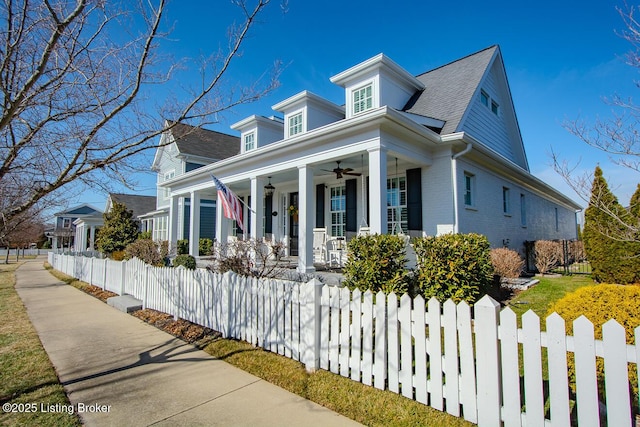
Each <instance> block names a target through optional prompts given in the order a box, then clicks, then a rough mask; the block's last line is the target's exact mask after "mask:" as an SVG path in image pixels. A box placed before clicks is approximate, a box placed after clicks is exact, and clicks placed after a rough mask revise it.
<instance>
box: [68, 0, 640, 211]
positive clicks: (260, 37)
mask: <svg viewBox="0 0 640 427" xmlns="http://www.w3.org/2000/svg"><path fill="white" fill-rule="evenodd" d="M616 5H618V6H624V4H623V3H621V2H620V3H617V2H606V1H595V0H590V1H561V2H560V3H559V4H558V3H557V2H551V1H546V0H545V1H538V2H530V3H529V4H521V2H514V1H494V2H472V1H462V2H455V3H448V2H437V3H436V2H429V1H408V0H395V1H393V2H390V1H345V0H342V1H337V0H327V1H315V2H314V1H311V2H307V1H299V0H290V1H289V3H288V5H287V11H286V13H283V11H282V10H281V5H280V3H279V2H278V1H277V0H272V3H271V4H270V5H269V7H268V8H267V10H266V11H265V13H264V14H263V15H262V16H261V17H260V22H259V24H258V25H257V26H256V27H254V28H253V30H252V32H251V33H250V36H249V38H248V39H247V41H246V43H245V44H244V47H243V56H242V57H241V58H239V60H238V61H237V62H236V63H235V64H234V65H233V67H232V68H231V74H230V75H229V77H230V78H232V79H233V80H236V81H239V82H243V81H244V82H246V81H250V80H251V79H255V78H257V77H259V76H260V75H261V74H262V73H263V72H264V71H265V70H267V69H268V68H269V67H270V66H271V65H272V64H273V62H274V61H275V60H281V61H282V62H283V63H284V64H285V65H286V69H285V70H284V72H283V74H282V77H281V79H280V80H281V87H280V88H279V89H277V90H276V91H275V92H273V93H272V94H271V95H270V96H269V97H267V98H264V99H263V100H261V101H259V102H257V103H254V104H251V105H246V106H242V107H241V108H238V109H237V110H236V111H234V112H232V113H229V114H227V115H225V116H223V117H220V123H219V124H217V125H215V126H211V128H212V129H214V130H218V131H222V132H228V133H234V131H232V130H231V129H230V128H229V126H230V125H231V124H232V123H235V122H236V121H238V120H240V119H242V118H244V117H247V116H249V115H251V114H261V115H271V114H274V112H273V110H271V106H272V105H274V104H276V103H277V102H279V101H281V100H283V99H285V98H287V97H289V96H291V95H293V94H296V93H298V92H300V91H302V90H310V91H312V92H314V93H316V94H318V95H320V96H323V97H325V98H327V99H329V100H331V101H334V102H336V103H338V104H342V103H344V100H343V92H342V90H341V89H340V88H339V87H337V86H335V85H333V84H332V83H330V82H329V78H330V77H331V76H333V75H335V74H337V73H339V72H341V71H343V70H345V69H347V68H349V67H351V66H352V65H355V64H357V63H359V62H361V61H363V60H365V59H367V58H370V57H372V56H374V55H376V54H378V53H380V52H383V53H385V54H386V55H387V56H389V57H390V58H392V59H393V60H394V61H396V62H397V63H398V64H400V65H401V66H403V67H404V68H405V69H407V70H408V71H409V72H411V73H412V74H420V73H422V72H424V71H427V70H430V69H432V68H435V67H438V66H440V65H443V64H446V63H448V62H451V61H453V60H456V59H458V58H461V57H464V56H466V55H468V54H471V53H473V52H476V51H478V50H481V49H484V48H486V47H488V46H491V45H493V44H498V45H500V48H501V50H502V54H503V58H504V63H505V67H506V71H507V76H508V79H509V83H510V86H511V92H512V96H513V102H514V104H515V109H516V114H517V116H518V121H519V124H520V130H521V133H522V137H523V140H524V144H525V149H526V152H527V156H528V160H529V166H530V169H531V171H532V173H533V174H534V175H536V176H537V177H539V178H541V179H543V180H544V181H546V182H548V183H549V184H551V185H553V186H554V187H556V188H558V189H560V190H561V191H563V192H565V193H566V194H567V195H569V196H570V197H572V198H574V199H575V200H576V201H577V202H579V203H582V202H581V201H580V200H579V199H578V197H577V196H575V195H574V194H573V193H571V192H570V190H569V189H568V188H567V187H566V185H565V184H564V182H563V181H562V179H561V178H560V177H559V176H558V175H557V174H556V173H555V172H554V171H553V170H552V167H551V156H550V153H551V150H552V149H553V150H554V151H555V152H557V153H558V154H559V155H560V157H561V158H563V159H566V160H568V161H571V162H573V163H576V162H578V161H579V162H580V163H579V165H578V167H577V170H576V172H579V171H586V172H592V171H593V169H594V168H595V165H596V164H597V163H600V165H601V167H602V168H603V170H604V174H605V177H606V178H607V180H608V182H609V186H610V187H611V188H612V190H613V191H614V193H615V194H616V195H617V196H618V198H619V199H620V201H621V202H622V203H627V202H628V200H629V198H630V196H631V194H632V193H633V191H634V190H635V187H636V185H637V183H638V182H640V176H639V175H638V174H637V173H636V172H633V171H631V170H629V169H625V168H617V167H614V165H613V164H611V163H610V162H609V161H608V159H607V156H606V154H603V153H601V152H599V151H597V150H595V149H592V148H590V147H588V146H587V145H586V144H584V143H583V142H581V141H580V140H578V139H577V138H576V137H574V136H572V135H571V134H569V133H568V132H567V131H566V130H565V129H563V127H562V122H563V121H564V120H571V119H576V118H582V119H584V120H587V121H593V120H595V119H596V118H597V117H602V118H606V117H610V116H611V107H610V106H608V105H606V104H605V103H604V102H603V98H604V97H607V96H611V95H614V94H620V95H623V96H632V95H635V91H637V88H636V86H635V84H634V80H635V79H637V71H636V70H635V69H633V68H631V67H629V66H628V65H626V64H625V63H624V55H625V54H626V52H628V51H629V50H630V49H631V45H630V44H629V43H628V42H626V41H625V40H623V39H622V38H621V37H620V36H619V35H618V34H616V32H621V31H622V30H623V29H624V24H623V21H622V19H621V18H620V16H619V14H618V12H617V11H616V9H615V6H616ZM167 18H168V21H169V22H170V23H173V24H174V31H173V34H172V36H171V39H172V41H171V43H170V44H169V45H168V46H169V48H170V49H171V50H172V51H173V54H174V55H175V56H177V57H184V56H186V57H194V58H195V57H198V56H199V55H201V54H203V53H207V52H211V51H212V49H217V47H218V46H224V45H225V43H226V40H225V34H226V29H227V27H228V26H229V24H230V23H231V22H233V20H237V19H239V14H238V10H237V7H235V6H233V5H232V4H231V2H230V1H228V0H218V1H215V2H211V1H205V0H202V1H187V2H178V1H174V2H173V3H171V5H170V7H169V11H168V14H167ZM189 73H191V75H193V76H196V77H197V76H198V73H197V69H196V68H195V67H194V68H193V69H191V70H186V71H185V75H188V74H189ZM159 96H160V97H161V94H159ZM144 161H146V162H148V163H149V165H150V164H151V159H150V158H147V159H144ZM136 180H137V181H138V183H139V186H138V189H137V190H138V191H136V192H137V193H139V194H151V195H154V194H155V175H153V174H148V175H146V176H145V175H140V176H138V177H136ZM122 192H131V190H127V189H122ZM105 200H106V195H105V194H102V193H96V192H93V191H91V190H90V189H89V190H87V191H86V192H85V193H83V194H82V195H81V196H79V197H78V198H77V199H76V200H75V201H70V204H74V202H77V203H75V204H80V203H85V202H86V203H90V204H93V205H94V206H96V207H99V208H101V209H102V208H104V204H105Z"/></svg>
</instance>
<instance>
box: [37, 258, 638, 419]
mask: <svg viewBox="0 0 640 427" xmlns="http://www.w3.org/2000/svg"><path fill="white" fill-rule="evenodd" d="M49 262H50V263H51V264H52V265H53V267H54V268H55V269H57V270H60V271H62V272H64V273H66V274H69V275H72V276H74V277H77V278H79V279H81V280H83V281H86V282H89V283H92V284H94V285H96V286H100V287H102V288H104V289H107V290H110V291H112V292H115V293H118V294H123V293H126V294H131V295H134V296H135V297H137V298H139V299H141V300H142V301H143V305H144V307H145V308H153V309H156V310H160V311H163V312H166V313H170V314H173V315H174V316H177V317H181V318H184V319H187V320H189V321H192V322H194V323H198V324H200V325H203V326H207V327H209V328H212V329H214V330H217V331H220V332H221V333H222V334H223V336H225V337H231V338H237V339H242V340H245V341H247V342H250V343H251V344H253V345H257V346H261V347H263V348H265V349H267V350H270V351H272V352H275V353H278V354H281V355H284V356H287V357H290V358H293V359H296V360H299V361H301V362H302V363H304V364H305V365H306V366H307V368H308V369H310V370H313V369H318V368H321V369H326V370H329V371H331V372H334V373H336V374H339V375H342V376H345V377H348V378H351V379H353V380H354V381H359V382H362V383H364V384H367V385H371V386H373V387H376V388H379V389H387V390H390V391H392V392H395V393H399V394H402V395H403V396H405V397H407V398H409V399H415V400H417V401H418V402H421V403H424V404H426V405H429V406H431V407H433V408H436V409H438V410H441V411H446V412H448V413H450V414H452V415H454V416H458V417H464V418H465V419H466V420H468V421H471V422H474V423H477V424H478V425H480V426H499V425H504V426H521V427H524V426H528V427H531V426H534V427H535V426H545V425H550V426H570V425H572V419H573V421H574V425H575V424H577V425H579V426H600V425H601V421H600V420H601V416H602V415H604V412H605V411H604V410H602V409H601V408H602V407H604V408H606V417H604V419H606V425H607V426H631V425H632V422H633V417H634V414H633V413H632V409H631V408H632V404H631V403H632V402H631V394H630V392H629V379H628V369H630V368H631V369H634V370H635V371H636V372H638V360H639V359H640V347H639V346H637V345H627V344H626V341H625V331H624V328H623V327H622V326H620V325H619V324H618V323H617V322H616V321H615V320H610V321H609V322H607V323H606V324H605V325H604V327H603V339H602V340H595V339H594V328H593V325H592V324H591V323H590V322H589V321H588V320H587V319H586V318H585V317H580V318H579V319H577V320H576V321H575V322H574V324H573V330H574V336H573V337H572V336H566V334H565V324H564V320H563V319H562V318H561V317H560V316H558V315H557V314H555V313H554V314H552V315H551V316H549V317H548V318H547V319H546V331H544V332H541V326H540V319H539V318H538V316H537V315H536V314H535V313H533V312H532V311H529V312H527V313H526V314H525V315H524V316H523V317H522V327H521V328H518V327H517V323H516V321H517V319H516V315H515V313H514V312H513V311H512V310H511V309H509V308H506V309H504V310H502V311H500V307H499V304H498V303H497V302H495V301H494V300H492V299H491V298H489V297H484V298H482V299H481V300H480V301H479V302H477V303H476V304H475V306H474V307H473V309H472V308H471V307H469V305H468V304H466V303H464V302H461V303H459V304H457V305H456V304H455V303H453V302H452V301H447V302H446V303H444V304H443V305H441V304H440V303H439V302H438V301H437V300H436V299H431V300H429V301H424V299H423V298H422V297H420V296H418V297H416V298H414V299H411V298H410V297H409V296H408V295H403V296H402V297H400V298H398V297H397V296H396V295H394V294H390V295H388V296H385V295H384V294H383V293H378V294H376V295H373V294H372V293H371V292H369V291H367V292H365V293H361V292H360V291H358V290H355V291H353V292H350V291H349V290H348V289H346V288H338V287H332V286H325V285H322V284H321V283H320V282H318V281H317V280H312V281H311V282H309V283H304V284H299V283H295V282H288V281H281V280H257V279H249V278H244V277H241V276H237V275H234V274H231V273H226V274H224V275H220V274H214V273H211V272H209V271H207V270H203V269H198V270H195V271H192V270H186V269H183V268H178V269H174V268H156V267H151V266H148V265H146V264H144V263H142V262H141V261H139V260H131V261H127V262H116V261H111V260H98V259H92V258H82V257H71V256H65V255H55V254H50V255H49ZM472 312H473V314H472ZM638 339H640V327H639V328H636V330H635V342H636V343H637V342H638ZM543 352H546V354H547V361H548V362H547V366H546V368H547V369H548V378H549V379H548V384H547V385H546V386H545V383H544V381H543V363H542V361H543V357H542V354H543ZM570 354H573V355H574V357H575V367H576V380H575V389H576V392H575V395H574V394H573V393H572V392H571V391H570V386H569V375H568V370H567V358H568V356H569V355H570ZM597 358H602V359H603V360H604V369H605V381H604V384H601V387H602V388H604V391H605V396H606V398H605V402H606V406H603V404H602V403H601V402H600V401H599V395H598V379H597V375H596V360H597ZM574 399H575V402H574V401H573V400H574ZM574 406H575V407H574ZM572 408H573V412H572ZM601 411H602V412H603V414H601Z"/></svg>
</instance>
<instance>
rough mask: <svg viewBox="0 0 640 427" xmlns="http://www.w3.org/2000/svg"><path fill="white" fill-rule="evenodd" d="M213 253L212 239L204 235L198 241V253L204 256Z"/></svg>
mask: <svg viewBox="0 0 640 427" xmlns="http://www.w3.org/2000/svg"><path fill="white" fill-rule="evenodd" d="M212 253H213V240H211V239H208V238H206V237H201V238H200V241H199V242H198V255H200V256H203V255H204V256H206V255H211V254H212Z"/></svg>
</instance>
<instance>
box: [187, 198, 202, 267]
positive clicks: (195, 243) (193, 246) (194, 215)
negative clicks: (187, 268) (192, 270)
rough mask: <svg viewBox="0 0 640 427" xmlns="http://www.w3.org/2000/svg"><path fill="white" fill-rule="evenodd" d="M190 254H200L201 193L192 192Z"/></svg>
mask: <svg viewBox="0 0 640 427" xmlns="http://www.w3.org/2000/svg"><path fill="white" fill-rule="evenodd" d="M189 255H191V256H194V257H195V256H198V255H200V193H199V192H197V191H192V192H191V207H190V209H189Z"/></svg>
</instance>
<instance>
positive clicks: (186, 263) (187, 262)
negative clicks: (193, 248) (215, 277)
mask: <svg viewBox="0 0 640 427" xmlns="http://www.w3.org/2000/svg"><path fill="white" fill-rule="evenodd" d="M180 265H181V266H183V267H185V268H187V269H189V270H195V269H196V259H195V258H194V257H193V256H191V255H185V254H182V255H178V256H177V257H175V259H174V260H173V266H174V267H178V266H180Z"/></svg>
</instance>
